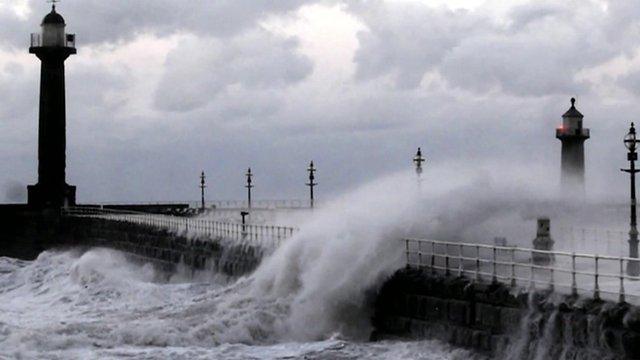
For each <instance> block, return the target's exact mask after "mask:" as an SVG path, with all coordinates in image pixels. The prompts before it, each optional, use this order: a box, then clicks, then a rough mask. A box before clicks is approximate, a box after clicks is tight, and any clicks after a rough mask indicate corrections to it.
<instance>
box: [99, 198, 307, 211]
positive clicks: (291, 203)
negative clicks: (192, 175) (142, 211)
mask: <svg viewBox="0 0 640 360" xmlns="http://www.w3.org/2000/svg"><path fill="white" fill-rule="evenodd" d="M94 204H95V205H102V206H115V205H124V204H126V205H136V206H143V205H189V207H191V208H194V209H200V206H201V202H200V201H197V200H185V201H175V200H173V201H156V202H132V203H128V202H96V203H94ZM205 205H206V209H207V210H216V209H220V210H239V209H247V208H248V202H247V201H246V200H211V201H206V202H205ZM314 205H315V206H316V207H317V206H318V200H314ZM251 208H252V209H256V210H262V209H265V210H269V209H308V208H311V202H310V200H309V199H276V200H252V201H251Z"/></svg>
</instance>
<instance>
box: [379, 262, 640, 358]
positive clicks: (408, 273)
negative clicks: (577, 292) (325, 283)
mask: <svg viewBox="0 0 640 360" xmlns="http://www.w3.org/2000/svg"><path fill="white" fill-rule="evenodd" d="M373 324H374V327H375V331H374V333H373V334H372V337H373V338H374V339H380V338H386V337H389V336H394V337H395V336H400V337H409V338H415V339H438V340H441V341H444V342H448V343H450V344H453V345H455V346H460V347H465V348H471V349H474V350H476V351H477V352H479V353H481V354H485V355H487V356H489V357H491V358H496V359H518V360H524V359H600V360H604V359H640V311H639V309H638V308H637V307H636V306H632V305H630V304H627V303H612V302H606V301H602V300H593V299H580V298H576V297H571V296H561V295H558V294H554V293H551V292H549V291H542V292H535V293H527V292H525V291H516V290H514V289H511V288H510V287H508V286H506V285H503V284H501V283H497V282H495V283H492V282H487V283H476V282H472V281H470V280H469V279H467V278H464V277H454V276H445V275H444V274H441V273H436V272H433V271H432V270H429V269H413V268H406V269H402V270H399V271H398V272H396V273H395V274H394V275H393V276H392V277H391V278H390V279H389V280H388V281H387V282H386V283H385V284H384V285H383V286H382V288H381V289H380V291H379V293H378V296H377V298H376V303H375V314H374V317H373Z"/></svg>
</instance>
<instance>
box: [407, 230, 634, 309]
mask: <svg viewBox="0 0 640 360" xmlns="http://www.w3.org/2000/svg"><path fill="white" fill-rule="evenodd" d="M404 242H405V253H406V260H407V266H409V267H416V268H428V269H432V270H433V271H434V272H438V271H439V272H443V273H444V274H446V275H451V274H454V275H458V276H470V277H471V278H472V279H474V280H475V281H481V280H490V281H492V282H504V283H508V284H509V285H510V286H512V287H528V288H529V289H535V288H536V287H537V286H547V287H548V288H550V289H551V290H554V291H558V292H564V293H568V294H572V295H589V296H593V298H595V299H600V298H603V297H604V298H607V299H608V300H617V301H620V302H624V301H627V300H629V297H631V298H633V300H634V302H638V300H640V297H639V296H640V282H639V280H640V277H638V276H630V275H627V274H626V271H625V270H626V266H627V264H628V263H629V262H632V261H635V262H638V261H640V260H638V259H633V258H628V257H616V256H601V255H593V254H584V253H575V252H562V251H544V250H536V249H529V248H520V247H509V246H494V245H484V244H471V243H459V242H447V241H437V240H427V239H413V238H408V239H404ZM536 259H538V261H536Z"/></svg>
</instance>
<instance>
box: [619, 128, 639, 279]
mask: <svg viewBox="0 0 640 360" xmlns="http://www.w3.org/2000/svg"><path fill="white" fill-rule="evenodd" d="M637 143H638V140H637V138H636V128H635V125H634V124H633V123H631V128H630V129H629V133H628V134H627V135H626V136H625V137H624V145H625V146H626V147H627V149H628V150H629V153H628V154H627V160H628V161H629V169H621V170H622V171H624V172H626V173H629V175H631V219H630V220H631V222H630V229H629V257H630V258H638V227H637V215H636V173H637V172H638V171H640V170H636V160H638V153H637V152H636V144H637ZM639 265H640V264H639V263H638V262H637V261H629V262H628V263H627V274H628V275H630V276H638V275H639V274H640V266H639Z"/></svg>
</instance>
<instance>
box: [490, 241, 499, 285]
mask: <svg viewBox="0 0 640 360" xmlns="http://www.w3.org/2000/svg"><path fill="white" fill-rule="evenodd" d="M497 251H498V250H497V249H496V247H495V246H494V247H493V261H492V262H493V270H492V274H491V281H492V282H494V283H496V282H498V272H497V270H498V269H497V266H498V264H497V263H496V262H497Z"/></svg>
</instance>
